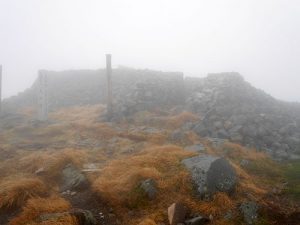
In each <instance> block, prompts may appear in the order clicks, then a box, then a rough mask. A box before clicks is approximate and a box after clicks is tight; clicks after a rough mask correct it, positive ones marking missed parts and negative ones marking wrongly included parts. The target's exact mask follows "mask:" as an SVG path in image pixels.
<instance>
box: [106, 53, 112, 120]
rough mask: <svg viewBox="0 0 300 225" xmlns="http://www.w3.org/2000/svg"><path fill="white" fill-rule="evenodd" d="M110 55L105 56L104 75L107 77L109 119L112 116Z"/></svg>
mask: <svg viewBox="0 0 300 225" xmlns="http://www.w3.org/2000/svg"><path fill="white" fill-rule="evenodd" d="M111 74H112V70H111V54H106V75H107V116H108V118H109V119H111V118H112V116H113V104H112V81H111Z"/></svg>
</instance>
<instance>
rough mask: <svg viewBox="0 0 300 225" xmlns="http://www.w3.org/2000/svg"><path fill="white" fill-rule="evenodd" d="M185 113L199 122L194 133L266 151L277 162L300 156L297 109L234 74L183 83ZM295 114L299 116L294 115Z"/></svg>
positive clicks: (299, 115) (299, 131) (214, 75)
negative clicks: (186, 90)
mask: <svg viewBox="0 0 300 225" xmlns="http://www.w3.org/2000/svg"><path fill="white" fill-rule="evenodd" d="M186 87H189V88H188V98H187V101H186V107H187V109H188V110H190V111H192V112H195V113H198V114H200V115H201V116H202V120H201V121H199V123H197V124H196V125H195V126H194V131H195V132H196V133H197V134H199V135H201V136H203V137H213V138H223V139H229V140H231V141H233V142H238V143H241V144H243V145H248V146H250V147H255V148H257V149H261V150H266V151H268V152H269V153H270V154H271V155H272V156H274V157H275V158H278V159H287V158H295V157H297V154H298V155H299V154H300V126H299V124H300V107H299V106H298V105H297V104H288V103H284V102H281V101H278V100H276V99H274V98H272V97H271V96H269V95H267V94H266V93H264V92H263V91H261V90H258V89H255V88H254V87H252V86H251V85H250V84H249V83H247V82H245V81H244V79H243V78H242V77H241V76H240V75H239V74H237V73H223V74H211V75H209V76H208V77H207V78H203V79H198V80H195V79H192V80H189V79H187V80H186ZM296 112H299V114H298V115H297V114H296Z"/></svg>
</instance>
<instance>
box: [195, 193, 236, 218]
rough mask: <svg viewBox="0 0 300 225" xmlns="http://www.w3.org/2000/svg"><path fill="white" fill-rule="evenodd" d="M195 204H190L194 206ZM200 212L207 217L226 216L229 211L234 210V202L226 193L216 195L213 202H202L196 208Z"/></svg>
mask: <svg viewBox="0 0 300 225" xmlns="http://www.w3.org/2000/svg"><path fill="white" fill-rule="evenodd" d="M193 204H194V202H192V203H190V205H193ZM194 207H195V208H197V209H198V211H199V212H202V213H204V214H205V215H213V216H214V217H220V216H223V215H225V213H226V212H228V211H229V210H233V209H234V207H235V203H234V201H233V200H232V199H231V198H230V197H229V196H228V195H227V194H226V193H216V194H215V195H214V196H213V199H212V201H208V202H202V203H201V204H197V205H195V206H194Z"/></svg>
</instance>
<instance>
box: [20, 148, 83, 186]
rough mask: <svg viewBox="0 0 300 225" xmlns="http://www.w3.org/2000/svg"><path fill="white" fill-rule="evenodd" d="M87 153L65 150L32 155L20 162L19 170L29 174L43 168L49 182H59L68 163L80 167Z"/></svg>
mask: <svg viewBox="0 0 300 225" xmlns="http://www.w3.org/2000/svg"><path fill="white" fill-rule="evenodd" d="M86 158H87V153H86V151H83V150H74V149H64V150H61V151H46V152H35V153H31V154H29V155H27V156H25V157H23V158H21V159H20V160H19V163H18V169H19V170H21V171H22V170H23V171H26V172H29V173H34V172H35V171H36V170H38V169H40V168H43V169H44V177H46V178H47V179H48V181H53V180H57V178H58V177H59V176H60V173H61V170H62V169H63V168H64V166H65V165H67V164H68V163H72V164H74V165H76V166H78V167H80V166H81V165H82V164H83V163H84V162H85V160H86Z"/></svg>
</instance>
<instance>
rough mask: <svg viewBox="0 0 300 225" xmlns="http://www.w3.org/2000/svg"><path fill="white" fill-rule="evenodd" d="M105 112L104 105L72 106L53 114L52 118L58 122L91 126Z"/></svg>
mask: <svg viewBox="0 0 300 225" xmlns="http://www.w3.org/2000/svg"><path fill="white" fill-rule="evenodd" d="M103 110H104V106H102V105H90V106H72V107H67V108H63V109H59V110H57V111H55V112H53V113H51V114H50V118H51V119H53V120H56V121H63V122H77V123H81V124H91V123H93V122H94V121H95V120H96V119H98V118H99V117H100V115H101V113H102V112H103Z"/></svg>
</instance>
